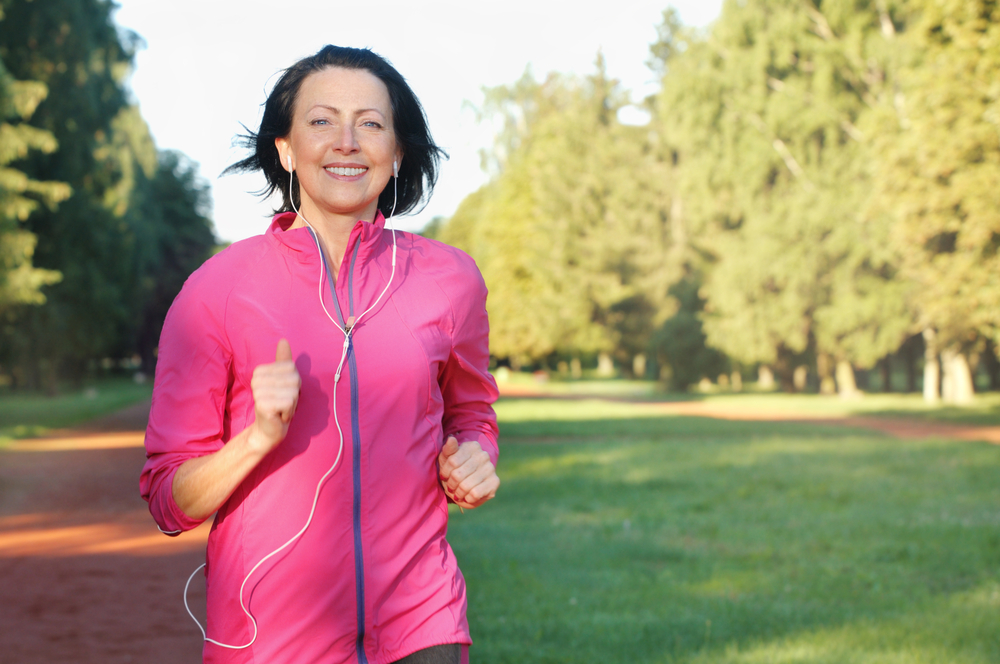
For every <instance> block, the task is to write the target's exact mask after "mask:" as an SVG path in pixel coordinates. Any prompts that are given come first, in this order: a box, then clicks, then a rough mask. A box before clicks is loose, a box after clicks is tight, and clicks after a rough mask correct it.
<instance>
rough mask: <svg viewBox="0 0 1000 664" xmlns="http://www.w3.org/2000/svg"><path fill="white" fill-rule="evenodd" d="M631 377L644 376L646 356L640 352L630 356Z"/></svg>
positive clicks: (640, 377)
mask: <svg viewBox="0 0 1000 664" xmlns="http://www.w3.org/2000/svg"><path fill="white" fill-rule="evenodd" d="M632 377H633V378H635V379H636V380H643V379H645V378H646V356H645V355H644V354H642V353H639V354H638V355H636V356H635V357H633V358H632Z"/></svg>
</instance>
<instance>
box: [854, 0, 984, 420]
mask: <svg viewBox="0 0 1000 664" xmlns="http://www.w3.org/2000/svg"><path fill="white" fill-rule="evenodd" d="M913 4H914V5H915V6H916V8H918V9H919V10H920V11H919V13H917V14H916V16H915V17H914V20H913V21H912V25H911V26H910V28H909V29H908V30H907V31H906V33H905V34H904V35H902V41H903V47H904V49H905V50H904V57H905V63H904V64H905V66H904V67H902V74H901V76H900V80H899V88H898V91H897V95H896V99H895V104H894V105H893V106H892V107H891V108H890V109H888V110H887V111H886V112H884V113H883V114H882V115H881V116H880V118H879V119H880V121H881V122H880V124H879V125H878V132H877V133H876V136H879V137H880V140H879V149H878V151H877V154H878V155H880V159H879V163H878V177H877V178H876V181H875V184H876V192H877V195H876V197H875V198H874V202H873V205H872V207H871V216H872V217H879V216H885V217H887V218H889V219H890V220H891V223H892V234H891V240H892V243H893V244H894V246H895V247H896V248H897V249H898V253H899V255H900V256H901V259H902V261H901V270H902V273H903V275H904V276H905V277H906V278H907V279H909V280H911V281H912V282H913V283H914V284H915V285H916V288H915V289H914V290H913V292H912V296H911V298H910V303H911V306H912V308H913V310H914V311H915V312H916V315H917V322H918V325H919V327H920V328H922V329H923V330H924V339H925V342H926V344H927V361H926V365H925V366H926V373H925V395H926V396H927V398H928V399H931V400H934V399H936V398H937V396H938V389H937V358H938V356H939V355H940V357H941V359H942V362H943V364H944V373H945V377H946V385H945V388H946V389H945V392H946V396H947V397H949V398H950V399H951V400H954V401H967V400H969V399H971V395H972V389H973V386H972V378H971V372H970V371H969V366H968V360H967V356H968V354H969V353H970V352H971V351H973V350H978V346H981V345H982V344H983V342H984V340H990V341H992V342H993V343H994V344H995V343H997V342H998V341H1000V278H998V275H1000V256H998V249H1000V130H998V118H1000V89H998V88H997V85H996V76H997V71H998V70H1000V6H998V5H997V3H996V2H993V1H990V0H921V1H919V2H914V3H913Z"/></svg>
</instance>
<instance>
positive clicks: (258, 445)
mask: <svg viewBox="0 0 1000 664" xmlns="http://www.w3.org/2000/svg"><path fill="white" fill-rule="evenodd" d="M246 433H247V435H246V439H245V440H244V445H243V447H244V448H245V451H246V452H247V453H248V454H250V455H251V456H254V457H256V460H257V461H260V459H263V458H264V457H265V456H267V453H268V452H270V451H271V450H272V449H273V448H274V446H275V445H276V444H277V442H275V441H274V440H272V439H271V437H270V436H268V435H267V433H265V432H264V430H263V429H262V428H261V426H260V422H259V421H258V420H254V421H253V423H251V424H250V426H248V427H247V429H246Z"/></svg>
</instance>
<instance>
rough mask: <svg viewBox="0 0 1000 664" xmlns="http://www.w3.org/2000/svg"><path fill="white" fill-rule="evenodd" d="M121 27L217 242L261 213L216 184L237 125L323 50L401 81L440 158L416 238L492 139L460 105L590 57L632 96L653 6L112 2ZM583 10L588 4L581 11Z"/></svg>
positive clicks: (638, 2)
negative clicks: (376, 65)
mask: <svg viewBox="0 0 1000 664" xmlns="http://www.w3.org/2000/svg"><path fill="white" fill-rule="evenodd" d="M721 2H722V0H674V1H673V2H670V3H669V4H670V5H673V6H674V7H676V8H677V11H678V12H679V14H680V17H681V20H682V21H683V22H684V23H685V24H688V25H697V26H702V25H705V24H707V23H709V22H710V21H712V20H713V19H714V18H715V17H716V16H717V15H718V13H719V10H720V6H721ZM118 3H119V5H120V6H121V8H120V9H119V10H118V12H117V14H116V20H117V22H118V24H119V25H121V26H123V27H126V28H130V29H132V30H134V31H135V32H137V33H138V34H139V35H140V36H141V37H142V38H143V39H144V40H145V43H146V47H145V48H144V49H143V50H141V51H140V52H139V54H138V57H137V58H136V70H135V73H134V74H133V76H132V80H131V86H132V90H133V93H134V95H135V97H136V99H137V101H138V102H139V105H140V108H141V110H142V114H143V117H145V118H146V121H147V122H148V123H149V127H150V129H151V131H152V133H153V137H154V138H155V140H156V143H157V146H158V147H160V148H164V149H175V150H180V151H181V152H184V153H185V154H187V155H188V156H189V157H190V158H191V159H193V160H194V161H196V162H198V163H199V164H200V173H201V175H202V176H203V177H205V178H206V179H207V180H208V181H209V182H210V184H211V186H212V198H213V217H214V219H215V225H216V232H217V234H218V236H219V237H220V238H221V239H222V240H225V241H235V240H239V239H242V238H245V237H249V236H251V235H256V234H259V233H261V232H263V230H264V229H265V228H266V227H267V224H268V220H269V216H270V210H271V206H269V205H268V203H267V202H266V201H261V200H260V199H258V198H257V197H255V196H253V195H252V194H250V193H248V192H252V191H256V190H258V189H260V188H261V186H262V185H263V177H261V176H260V175H249V176H226V177H224V178H220V177H219V173H221V172H222V170H223V169H224V168H225V167H226V166H228V165H229V164H230V163H232V162H233V161H236V159H237V158H239V157H242V156H244V155H243V154H242V153H241V152H239V151H236V150H235V149H233V148H232V147H231V146H232V139H233V137H234V136H235V135H236V134H238V133H240V132H241V131H242V129H241V127H240V123H243V124H245V125H246V126H248V127H250V128H253V129H256V127H257V125H258V123H259V119H260V116H259V111H260V104H261V103H263V101H264V99H265V97H266V90H269V89H270V86H271V85H272V84H273V83H274V80H275V75H276V73H277V72H279V71H280V70H282V69H283V68H285V67H287V66H289V65H291V64H292V63H293V62H295V61H296V60H298V59H299V58H302V57H304V56H307V55H311V54H313V53H315V52H316V51H318V50H319V49H320V48H321V47H322V46H323V45H325V44H328V43H329V44H337V45H339V46H356V47H368V48H371V49H372V50H373V51H375V52H376V53H378V54H379V55H382V56H383V57H385V58H387V59H388V60H389V61H390V62H392V63H393V65H395V67H396V68H397V69H398V70H399V71H400V73H401V74H402V75H403V76H404V77H406V79H407V80H408V81H409V83H410V86H411V87H412V88H413V90H414V91H415V92H416V94H417V96H418V97H419V98H420V100H421V102H422V103H423V105H424V109H425V110H426V112H427V116H428V119H429V121H430V126H431V133H432V134H433V136H434V139H435V141H436V142H437V143H438V145H440V146H442V147H443V148H444V149H445V150H446V151H448V152H449V154H450V155H451V159H450V160H449V161H446V162H444V163H443V165H442V168H441V174H440V178H439V180H438V186H437V187H436V188H435V192H434V197H433V198H432V199H431V201H430V203H429V204H428V205H427V207H426V208H425V209H424V211H423V212H421V213H419V214H416V215H411V216H405V217H400V218H399V219H398V220H396V221H397V222H398V225H397V227H398V228H402V229H405V230H416V229H420V228H422V227H423V226H424V224H426V223H427V222H428V221H429V220H430V219H431V218H432V217H434V216H437V215H444V216H450V215H451V214H452V213H453V212H454V211H455V209H456V208H457V207H458V204H459V203H460V202H461V201H462V199H463V198H464V197H465V196H466V195H468V194H469V193H471V192H473V191H475V190H476V189H477V188H478V187H479V186H480V185H481V184H482V183H483V182H484V181H485V179H486V178H485V175H484V174H483V172H482V171H481V170H480V167H479V153H478V150H479V148H481V147H483V146H484V145H487V144H489V140H490V137H489V135H488V134H487V133H486V131H485V130H484V129H483V128H482V127H478V126H477V125H476V123H475V119H474V117H473V114H472V112H471V111H469V110H468V109H466V108H464V107H465V104H464V102H465V101H470V102H472V103H474V104H476V103H479V102H480V101H481V99H482V94H481V88H482V87H483V86H496V85H503V84H508V83H513V82H514V81H516V80H517V79H518V78H519V77H520V76H521V74H523V73H524V70H525V67H527V66H528V65H530V66H531V68H532V71H533V72H534V73H535V75H536V77H538V78H541V77H543V76H544V75H545V74H546V73H548V72H550V71H559V72H563V73H576V74H587V73H590V72H591V71H593V66H594V59H595V56H596V54H597V51H598V49H601V50H602V52H603V53H604V57H605V59H606V61H607V69H608V73H609V74H610V75H611V76H612V77H614V78H617V79H619V80H621V81H622V83H623V85H624V86H625V87H626V88H627V89H630V90H632V91H633V93H634V94H633V98H634V99H640V98H641V97H642V96H643V95H644V94H646V93H648V92H650V91H651V89H652V88H653V87H655V86H654V83H653V76H652V74H651V72H650V71H649V70H648V69H647V68H646V66H645V61H646V59H647V57H648V54H649V44H650V43H651V42H652V41H653V40H654V39H655V38H656V28H655V26H656V25H657V24H658V23H659V22H660V19H661V16H662V12H663V9H664V8H665V7H666V5H667V4H668V3H666V2H664V0H659V1H656V0H620V1H619V2H601V3H596V2H594V3H581V2H576V3H569V2H564V1H555V0H505V1H504V2H497V1H496V0H478V1H477V0H423V1H420V2H415V1H414V0H406V1H403V0H382V2H370V3H369V2H355V3H347V2H342V1H339V0H325V1H324V0H280V1H279V2H275V1H274V0H271V1H270V2H260V1H259V0H244V1H242V2H233V1H227V2H223V1H222V0H171V1H170V2H163V0H118ZM587 5H590V7H592V8H586V7H587Z"/></svg>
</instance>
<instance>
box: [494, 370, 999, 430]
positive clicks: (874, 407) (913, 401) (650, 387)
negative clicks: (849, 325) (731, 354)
mask: <svg viewBox="0 0 1000 664" xmlns="http://www.w3.org/2000/svg"><path fill="white" fill-rule="evenodd" d="M505 382H506V383H507V384H509V385H512V386H515V387H517V388H520V389H522V390H523V389H528V390H532V391H535V392H537V393H539V394H542V395H547V396H557V397H559V396H566V397H574V398H586V397H588V396H590V397H611V398H615V399H631V400H636V401H705V402H708V403H710V404H714V405H720V406H725V407H726V408H728V409H731V410H734V411H744V412H756V411H760V410H767V411H770V412H773V411H780V412H784V413H796V414H799V415H803V416H822V417H845V416H850V415H874V416H880V417H900V418H907V419H912V418H920V419H925V420H933V421H940V422H949V423H955V424H972V425H982V426H998V425H1000V392H983V393H980V394H976V395H975V400H974V402H973V403H972V404H969V405H965V406H945V405H942V404H934V405H932V404H928V403H926V402H925V401H924V400H923V396H922V395H920V394H900V393H888V394H884V393H871V394H863V395H861V396H859V397H857V398H854V399H841V398H840V397H838V396H836V395H829V396H820V395H818V394H783V393H780V392H759V391H756V390H755V389H754V388H755V386H754V385H753V384H749V385H747V389H746V390H745V391H743V392H728V391H720V392H714V393H708V394H703V393H699V392H685V393H668V392H663V391H662V390H661V389H660V387H659V384H658V383H655V382H652V381H630V380H551V381H547V382H543V383H540V382H538V381H536V380H534V379H533V378H532V376H531V375H530V374H527V373H511V374H509V376H508V378H507V380H506V381H505Z"/></svg>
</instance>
